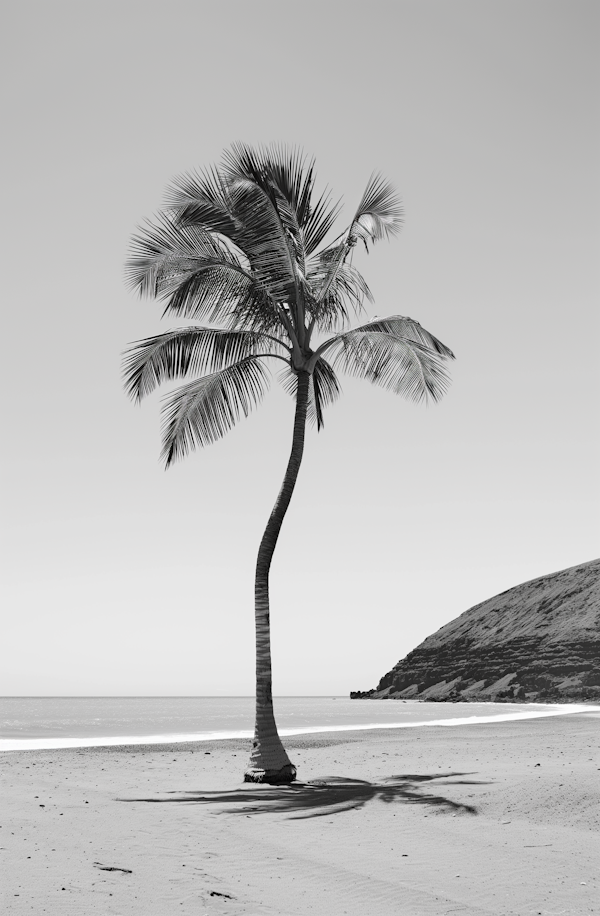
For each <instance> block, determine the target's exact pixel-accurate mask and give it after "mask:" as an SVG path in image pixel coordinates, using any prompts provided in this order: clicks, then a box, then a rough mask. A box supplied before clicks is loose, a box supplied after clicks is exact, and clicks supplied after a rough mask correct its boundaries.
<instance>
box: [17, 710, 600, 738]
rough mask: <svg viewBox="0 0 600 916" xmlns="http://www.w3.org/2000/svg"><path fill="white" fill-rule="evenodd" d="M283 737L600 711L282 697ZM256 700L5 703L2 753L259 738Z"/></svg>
mask: <svg viewBox="0 0 600 916" xmlns="http://www.w3.org/2000/svg"><path fill="white" fill-rule="evenodd" d="M273 702H274V706H275V716H276V719H277V725H278V728H279V733H280V734H281V735H282V736H285V735H298V734H311V733H316V732H327V731H355V730H358V729H371V728H410V727H419V726H432V725H445V726H453V725H465V724H467V725H468V724H473V725H475V724H477V723H478V722H496V721H497V722H500V721H507V720H516V719H524V718H537V717H541V716H558V715H569V714H572V713H575V712H591V711H600V707H592V706H590V705H589V704H586V705H585V706H583V705H575V704H573V705H564V704H556V705H550V704H534V703H531V704H511V703H469V704H453V703H419V702H415V701H411V700H404V701H403V700H379V701H378V700H350V699H348V698H347V697H275V698H274V701H273ZM253 726H254V698H253V697H0V751H17V750H34V749H39V748H66V747H100V746H106V745H123V744H163V743H172V742H180V741H209V740H214V739H219V738H221V739H222V738H225V739H226V738H251V737H252V733H253Z"/></svg>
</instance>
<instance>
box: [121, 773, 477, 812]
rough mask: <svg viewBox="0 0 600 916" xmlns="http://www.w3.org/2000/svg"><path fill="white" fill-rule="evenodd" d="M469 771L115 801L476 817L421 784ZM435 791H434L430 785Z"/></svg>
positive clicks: (234, 808)
mask: <svg viewBox="0 0 600 916" xmlns="http://www.w3.org/2000/svg"><path fill="white" fill-rule="evenodd" d="M469 775H471V774H469V773H438V774H435V775H434V774H406V775H402V776H389V777H388V778H387V779H384V780H383V781H382V782H380V783H375V782H367V781H366V780H364V779H348V778H346V777H343V776H328V777H325V778H323V779H313V780H311V781H310V782H304V783H298V782H297V783H292V785H289V786H268V785H263V786H260V787H258V786H248V787H246V786H240V788H239V789H233V790H231V791H228V792H203V793H202V794H199V793H197V792H194V791H186V792H181V793H170V796H171V797H168V798H128V799H121V801H130V802H133V801H136V802H140V801H143V802H157V803H164V802H187V804H205V805H218V806H226V807H221V811H219V812H218V813H220V814H225V813H228V814H238V815H239V814H246V815H247V814H269V813H272V814H275V813H280V814H290V815H292V816H293V818H294V819H299V818H306V817H322V816H324V815H329V814H337V813H340V812H342V811H351V810H352V809H356V808H362V807H363V806H364V805H366V803H367V802H370V801H374V800H375V799H379V801H383V802H386V803H390V802H395V801H400V802H405V803H409V804H418V805H431V806H436V807H439V808H441V809H443V810H446V811H453V812H455V813H456V812H457V811H461V812H465V813H468V814H476V813H477V809H476V808H475V807H474V806H473V805H467V804H463V803H462V802H455V801H452V799H450V798H446V797H445V796H443V795H439V794H435V793H432V792H425V791H423V789H422V786H423V784H431V783H433V782H434V781H439V780H443V779H446V780H447V779H450V778H454V777H459V776H469ZM445 785H448V786H451V785H468V786H470V785H482V783H481V782H478V781H475V780H464V779H463V780H459V779H456V778H454V779H453V782H451V783H446V784H445ZM435 788H437V787H435Z"/></svg>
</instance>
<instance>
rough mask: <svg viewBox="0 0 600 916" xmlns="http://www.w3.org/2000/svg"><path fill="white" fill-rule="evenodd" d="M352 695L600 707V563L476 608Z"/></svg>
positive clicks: (514, 590)
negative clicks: (374, 683) (589, 703)
mask: <svg viewBox="0 0 600 916" xmlns="http://www.w3.org/2000/svg"><path fill="white" fill-rule="evenodd" d="M350 696H351V697H352V698H354V699H358V698H364V697H369V698H372V699H384V698H386V699H388V698H389V699H392V698H414V699H422V700H435V701H440V700H447V701H454V702H464V701H483V700H494V701H501V700H507V701H515V700H526V701H528V702H533V701H540V700H541V701H548V702H561V701H571V702H573V701H581V700H595V701H598V702H600V560H592V561H590V562H589V563H581V564H580V565H579V566H572V567H570V568H569V569H563V570H561V571H560V572H557V573H552V574H550V575H548V576H542V577H541V578H539V579H532V580H531V581H530V582H524V583H523V584H522V585H517V586H515V588H510V589H508V591H506V592H502V594H500V595H496V596H495V597H494V598H490V599H488V600H487V601H484V602H482V603H481V604H477V605H476V606H475V607H472V608H470V609H469V610H468V611H465V612H464V614H461V615H460V617H457V618H456V619H455V620H452V621H451V622H450V623H447V624H446V625H445V626H443V627H442V628H441V629H440V630H438V631H437V633H434V634H433V635H432V636H428V637H427V639H426V640H425V641H424V642H422V643H421V645H420V646H417V648H416V649H414V650H413V651H412V652H409V654H408V655H407V656H406V658H404V659H402V660H401V661H399V662H398V664H397V665H395V667H394V668H392V670H391V671H388V673H387V674H386V675H384V677H382V679H381V680H380V682H379V684H378V685H377V687H376V688H374V689H373V690H368V691H353V692H352V693H351V694H350Z"/></svg>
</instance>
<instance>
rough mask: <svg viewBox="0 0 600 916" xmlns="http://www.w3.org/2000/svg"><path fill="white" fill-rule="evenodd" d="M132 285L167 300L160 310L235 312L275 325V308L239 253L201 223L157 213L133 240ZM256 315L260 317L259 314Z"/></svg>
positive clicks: (205, 314) (195, 314) (230, 318)
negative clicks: (181, 220) (180, 221)
mask: <svg viewBox="0 0 600 916" xmlns="http://www.w3.org/2000/svg"><path fill="white" fill-rule="evenodd" d="M126 274H127V278H128V280H129V283H130V285H131V286H132V287H133V288H135V289H137V290H138V291H139V292H140V293H141V294H147V295H152V296H155V297H157V298H160V299H163V300H166V305H165V310H164V313H163V314H164V315H166V314H173V315H178V316H180V317H184V318H191V319H194V320H199V319H200V320H202V319H208V320H209V321H210V322H213V323H215V322H227V323H230V324H231V323H233V324H234V325H235V323H236V321H237V319H236V315H238V314H240V315H242V316H244V320H245V319H246V317H247V316H248V315H252V316H253V318H254V323H255V324H256V323H258V317H259V318H260V322H259V323H260V324H261V325H262V326H265V325H273V324H276V323H277V320H278V319H277V313H276V311H275V309H274V306H273V303H272V302H271V301H270V299H269V296H268V293H267V291H266V290H265V288H264V287H262V286H261V284H260V283H259V282H258V280H257V278H256V277H255V276H254V275H253V274H252V272H251V271H250V268H249V265H248V264H247V262H245V261H244V259H243V256H242V253H241V252H239V251H238V250H236V249H235V248H233V247H231V246H229V245H227V244H225V243H224V242H223V240H221V239H220V237H219V236H218V235H214V234H213V233H211V232H208V231H207V230H206V229H205V228H203V227H202V226H195V225H189V226H186V225H182V224H179V223H177V222H176V221H174V220H173V219H172V218H171V217H169V216H166V215H164V214H163V215H162V216H159V217H158V218H157V219H156V221H155V222H154V223H148V224H147V225H146V226H145V227H144V228H143V230H141V231H140V232H139V233H138V235H136V236H135V237H134V239H133V242H132V254H131V257H130V259H129V261H128V262H127V265H126ZM257 316H258V317H257Z"/></svg>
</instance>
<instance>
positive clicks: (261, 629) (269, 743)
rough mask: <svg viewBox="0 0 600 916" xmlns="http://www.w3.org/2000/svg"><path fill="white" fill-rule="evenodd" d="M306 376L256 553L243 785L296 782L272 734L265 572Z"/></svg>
mask: <svg viewBox="0 0 600 916" xmlns="http://www.w3.org/2000/svg"><path fill="white" fill-rule="evenodd" d="M309 384H310V375H309V374H308V372H302V371H301V372H299V373H298V391H297V394H296V415H295V417H294V436H293V439H292V451H291V454H290V459H289V461H288V466H287V469H286V472H285V477H284V478H283V483H282V485H281V490H280V491H279V496H278V497H277V500H276V502H275V505H274V507H273V511H272V512H271V516H270V518H269V521H268V522H267V527H266V528H265V533H264V534H263V537H262V541H261V542H260V547H259V549H258V559H257V561H256V578H255V582H254V602H255V624H256V722H255V726H254V741H253V744H252V753H251V755H250V762H249V764H248V768H247V770H246V772H245V774H244V780H245V781H246V782H268V783H271V784H282V783H290V782H293V780H294V779H295V778H296V768H295V766H294V765H293V764H292V763H291V762H290V759H289V757H288V755H287V753H286V751H285V748H284V746H283V744H282V743H281V739H280V738H279V735H278V734H277V726H276V724H275V716H274V714H273V695H272V685H271V632H270V623H269V569H270V567H271V560H272V559H273V553H274V551H275V545H276V544H277V539H278V537H279V532H280V531H281V525H282V523H283V519H284V518H285V513H286V512H287V508H288V506H289V504H290V500H291V498H292V493H293V492H294V487H295V485H296V480H297V478H298V471H299V470H300V462H301V461H302V453H303V451H304V430H305V427H306V410H307V406H308V389H309Z"/></svg>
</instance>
